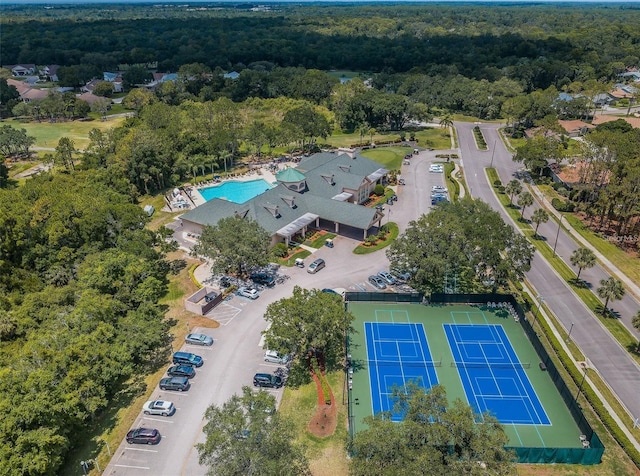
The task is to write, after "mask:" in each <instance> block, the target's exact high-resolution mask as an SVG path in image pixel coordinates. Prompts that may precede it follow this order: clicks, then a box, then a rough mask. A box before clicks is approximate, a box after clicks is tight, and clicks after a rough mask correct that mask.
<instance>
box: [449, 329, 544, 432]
mask: <svg viewBox="0 0 640 476" xmlns="http://www.w3.org/2000/svg"><path fill="white" fill-rule="evenodd" d="M444 331H445V334H446V336H447V340H448V341H449V347H451V353H452V355H453V358H454V361H453V362H452V366H453V367H456V368H457V369H458V373H459V374H460V379H461V380H462V386H463V387H464V392H465V394H466V396H467V401H468V402H469V403H470V404H471V405H472V406H473V407H474V408H475V409H476V412H478V413H484V412H489V413H491V414H493V415H495V417H496V418H497V419H498V421H499V422H500V423H502V424H505V423H517V424H520V425H549V424H550V422H549V418H548V417H547V414H546V413H545V411H544V408H543V407H542V404H541V403H540V400H539V399H538V395H537V394H536V391H535V390H534V389H533V387H532V385H531V382H530V381H529V377H527V374H526V373H525V371H524V370H525V368H530V367H531V365H530V363H529V362H527V363H525V364H523V363H521V362H520V360H519V359H518V356H517V355H516V353H515V351H514V350H513V347H512V346H511V343H510V342H509V338H508V337H507V335H506V334H505V332H504V329H503V328H502V326H500V325H495V324H493V325H473V324H463V325H461V324H444Z"/></svg>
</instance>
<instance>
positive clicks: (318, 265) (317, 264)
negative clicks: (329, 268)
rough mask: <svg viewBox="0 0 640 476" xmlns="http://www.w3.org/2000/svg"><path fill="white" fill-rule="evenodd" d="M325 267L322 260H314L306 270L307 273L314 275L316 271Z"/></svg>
mask: <svg viewBox="0 0 640 476" xmlns="http://www.w3.org/2000/svg"><path fill="white" fill-rule="evenodd" d="M325 265H326V263H325V262H324V260H323V259H322V258H318V259H317V260H315V261H314V262H313V263H311V264H310V265H309V267H308V268H307V273H311V274H315V273H317V272H318V271H320V270H321V269H322V268H324V267H325Z"/></svg>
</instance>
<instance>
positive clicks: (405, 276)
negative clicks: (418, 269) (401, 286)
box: [391, 269, 411, 283]
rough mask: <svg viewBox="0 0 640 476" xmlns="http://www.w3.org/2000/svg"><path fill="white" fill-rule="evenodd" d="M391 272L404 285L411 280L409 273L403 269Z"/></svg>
mask: <svg viewBox="0 0 640 476" xmlns="http://www.w3.org/2000/svg"><path fill="white" fill-rule="evenodd" d="M391 272H392V273H393V275H394V276H395V277H396V279H397V280H398V281H400V282H402V283H406V282H407V281H409V280H410V279H411V273H410V272H408V271H405V270H403V269H392V270H391Z"/></svg>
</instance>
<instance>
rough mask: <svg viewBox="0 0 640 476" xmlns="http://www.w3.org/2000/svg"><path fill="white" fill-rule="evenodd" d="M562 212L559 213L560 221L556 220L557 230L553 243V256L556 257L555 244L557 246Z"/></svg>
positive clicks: (562, 216)
mask: <svg viewBox="0 0 640 476" xmlns="http://www.w3.org/2000/svg"><path fill="white" fill-rule="evenodd" d="M563 218H564V215H563V214H560V221H559V222H558V231H557V232H556V242H555V243H554V244H553V257H554V258H555V257H556V246H558V237H559V236H560V225H561V224H562V219H563Z"/></svg>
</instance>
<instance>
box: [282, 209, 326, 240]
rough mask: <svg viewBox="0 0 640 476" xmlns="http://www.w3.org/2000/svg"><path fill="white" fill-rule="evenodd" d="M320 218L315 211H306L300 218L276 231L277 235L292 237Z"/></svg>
mask: <svg viewBox="0 0 640 476" xmlns="http://www.w3.org/2000/svg"><path fill="white" fill-rule="evenodd" d="M317 219H318V215H316V214H315V213H305V214H304V215H302V216H301V217H299V218H296V219H295V220H293V221H292V222H291V223H289V224H288V225H286V226H283V227H282V228H280V229H279V230H278V231H276V234H277V235H280V236H282V237H284V238H291V237H292V236H293V235H295V234H296V233H297V232H299V231H300V230H302V229H303V228H304V227H305V226H307V225H309V224H310V223H313V222H314V221H316V220H317Z"/></svg>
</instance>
